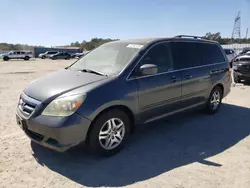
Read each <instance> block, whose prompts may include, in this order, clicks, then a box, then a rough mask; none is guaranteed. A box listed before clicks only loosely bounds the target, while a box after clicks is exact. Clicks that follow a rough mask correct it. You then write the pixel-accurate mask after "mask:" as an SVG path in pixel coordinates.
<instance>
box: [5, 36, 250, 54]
mask: <svg viewBox="0 0 250 188" xmlns="http://www.w3.org/2000/svg"><path fill="white" fill-rule="evenodd" d="M202 38H205V39H209V40H215V41H218V42H219V43H220V44H222V45H223V44H233V43H239V44H245V43H250V38H239V39H232V38H223V37H221V33H220V32H217V33H210V32H209V33H206V34H205V36H202ZM115 40H119V39H110V38H107V39H103V38H92V39H91V40H90V41H85V40H83V41H82V42H79V41H76V42H72V43H71V44H69V45H64V46H63V47H69V46H70V47H79V48H81V49H82V50H92V49H94V48H96V47H98V46H100V45H102V44H104V43H106V42H110V41H115ZM31 47H33V46H30V45H23V44H8V43H0V50H1V51H9V50H23V49H30V48H31ZM39 47H42V46H39Z"/></svg>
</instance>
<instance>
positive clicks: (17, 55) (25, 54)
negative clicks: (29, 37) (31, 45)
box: [0, 51, 33, 61]
mask: <svg viewBox="0 0 250 188" xmlns="http://www.w3.org/2000/svg"><path fill="white" fill-rule="evenodd" d="M0 58H2V59H3V60H4V61H9V60H10V59H24V60H26V61H28V60H30V58H33V54H32V52H30V51H10V52H8V53H4V54H1V55H0Z"/></svg>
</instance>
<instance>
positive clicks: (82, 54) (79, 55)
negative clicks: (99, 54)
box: [76, 51, 89, 58]
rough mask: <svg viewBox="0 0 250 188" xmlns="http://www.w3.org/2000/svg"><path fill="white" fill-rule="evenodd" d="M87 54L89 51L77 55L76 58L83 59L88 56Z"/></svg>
mask: <svg viewBox="0 0 250 188" xmlns="http://www.w3.org/2000/svg"><path fill="white" fill-rule="evenodd" d="M87 53H89V51H84V52H82V53H77V54H76V58H81V57H82V56H84V55H86V54H87Z"/></svg>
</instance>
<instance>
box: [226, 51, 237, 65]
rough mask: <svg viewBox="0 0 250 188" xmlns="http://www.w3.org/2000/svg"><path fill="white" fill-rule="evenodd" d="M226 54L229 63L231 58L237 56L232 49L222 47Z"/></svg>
mask: <svg viewBox="0 0 250 188" xmlns="http://www.w3.org/2000/svg"><path fill="white" fill-rule="evenodd" d="M224 51H225V53H226V55H227V59H228V61H229V63H231V62H232V60H233V59H234V58H235V57H236V56H237V54H236V52H235V51H234V50H232V49H224Z"/></svg>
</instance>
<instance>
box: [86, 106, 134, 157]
mask: <svg viewBox="0 0 250 188" xmlns="http://www.w3.org/2000/svg"><path fill="white" fill-rule="evenodd" d="M130 125H131V122H130V119H129V117H128V116H127V114H126V113H124V112H123V111H120V110H118V109H113V110H109V111H107V112H105V113H103V114H102V115H101V116H100V117H98V118H97V119H96V120H95V121H94V123H93V125H92V129H91V130H90V132H89V135H88V140H89V145H90V147H91V150H92V151H93V152H95V153H96V154H98V155H102V156H110V155H113V154H115V153H117V152H119V151H120V150H121V149H122V148H123V146H124V143H125V142H126V140H127V138H128V135H129V132H130Z"/></svg>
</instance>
